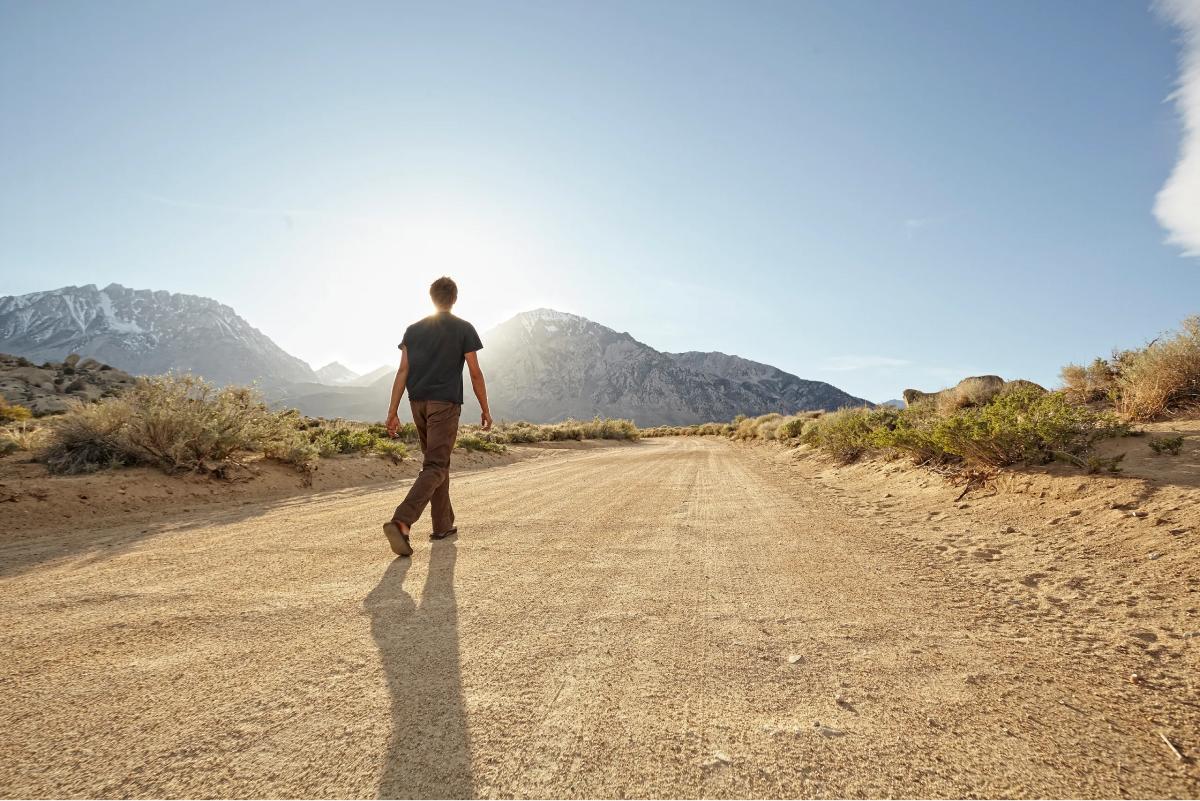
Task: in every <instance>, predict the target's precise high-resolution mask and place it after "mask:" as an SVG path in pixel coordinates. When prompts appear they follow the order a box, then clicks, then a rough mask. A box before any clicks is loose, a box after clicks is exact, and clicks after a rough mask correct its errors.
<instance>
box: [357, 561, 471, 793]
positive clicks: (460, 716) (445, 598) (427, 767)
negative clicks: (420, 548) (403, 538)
mask: <svg viewBox="0 0 1200 801" xmlns="http://www.w3.org/2000/svg"><path fill="white" fill-rule="evenodd" d="M418 553H419V552H418ZM457 556H458V552H457V550H456V549H455V546H454V543H453V542H449V541H445V540H442V541H439V542H435V543H433V547H432V549H431V551H430V554H429V572H428V575H427V576H426V578H425V587H424V589H423V590H422V592H421V601H420V605H419V606H418V605H417V604H416V603H415V602H414V601H413V599H412V596H410V595H409V594H408V592H406V591H405V589H404V577H405V575H406V574H407V572H408V568H409V565H410V564H411V560H410V559H396V560H394V561H393V562H392V563H391V564H390V565H388V568H387V570H386V571H385V572H384V574H383V578H381V579H380V580H379V584H378V585H377V586H376V587H375V589H374V590H372V591H371V593H370V594H369V595H368V596H367V598H366V600H365V601H364V604H363V605H364V607H365V608H366V611H367V613H368V614H369V615H370V616H371V634H372V636H373V637H374V638H375V645H376V647H377V648H379V656H380V659H381V661H382V662H383V669H384V671H385V673H386V675H387V682H388V691H389V693H390V695H391V700H392V735H391V738H390V740H389V742H388V748H387V753H386V754H385V755H384V764H383V770H382V773H381V775H380V779H379V797H380V798H469V797H471V796H472V795H473V794H474V786H473V781H472V775H471V748H470V740H469V738H468V734H467V714H466V704H465V702H464V700H463V691H462V674H461V671H460V668H459V654H458V605H457V603H456V601H455V598H454V562H455V560H456V558H457Z"/></svg>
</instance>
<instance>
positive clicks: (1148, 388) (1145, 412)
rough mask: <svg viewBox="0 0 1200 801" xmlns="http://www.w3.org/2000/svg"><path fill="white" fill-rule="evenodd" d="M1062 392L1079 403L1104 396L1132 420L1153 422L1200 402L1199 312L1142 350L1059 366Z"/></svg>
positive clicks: (1103, 398)
mask: <svg viewBox="0 0 1200 801" xmlns="http://www.w3.org/2000/svg"><path fill="white" fill-rule="evenodd" d="M1062 381H1063V392H1065V393H1066V394H1067V396H1068V397H1069V398H1070V399H1071V400H1072V401H1075V402H1077V403H1092V402H1097V401H1102V400H1108V401H1111V402H1112V403H1113V406H1114V408H1115V409H1116V410H1117V411H1118V412H1119V413H1121V414H1123V415H1125V416H1126V417H1128V418H1129V419H1131V420H1153V419H1154V418H1156V417H1161V416H1162V415H1164V414H1167V413H1168V412H1172V411H1177V410H1180V409H1185V408H1189V407H1194V406H1196V405H1197V404H1198V403H1200V316H1193V317H1189V318H1187V319H1186V320H1184V321H1183V324H1182V325H1181V326H1180V330H1178V331H1176V332H1173V333H1170V334H1167V335H1165V336H1163V337H1160V338H1158V339H1156V340H1154V341H1153V342H1151V343H1150V344H1149V345H1146V346H1145V347H1144V348H1137V349H1134V350H1126V351H1120V352H1117V353H1114V354H1113V356H1112V358H1111V359H1096V360H1094V361H1093V362H1092V363H1091V364H1090V365H1088V366H1087V367H1082V366H1080V365H1077V364H1068V365H1067V366H1066V367H1064V368H1063V369H1062Z"/></svg>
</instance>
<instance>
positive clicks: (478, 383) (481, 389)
mask: <svg viewBox="0 0 1200 801" xmlns="http://www.w3.org/2000/svg"><path fill="white" fill-rule="evenodd" d="M463 356H465V357H466V359H467V371H468V372H470V374H471V388H472V389H473V390H475V398H476V399H477V400H478V401H479V409H480V412H481V414H480V419H479V425H480V427H481V428H483V430H484V431H487V430H488V429H489V428H491V427H492V410H491V409H489V408H488V399H487V384H486V383H485V382H484V380H483V370H481V369H480V367H479V354H478V353H476V352H475V351H471V352H470V353H464V354H463Z"/></svg>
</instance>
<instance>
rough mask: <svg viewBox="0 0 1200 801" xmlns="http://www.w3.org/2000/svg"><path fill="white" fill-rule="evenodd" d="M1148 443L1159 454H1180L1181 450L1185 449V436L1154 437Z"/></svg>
mask: <svg viewBox="0 0 1200 801" xmlns="http://www.w3.org/2000/svg"><path fill="white" fill-rule="evenodd" d="M1146 444H1147V445H1149V446H1150V450H1152V451H1154V452H1155V453H1157V454H1158V455H1159V456H1163V455H1165V454H1170V455H1171V456H1178V455H1179V452H1180V451H1181V450H1183V437H1154V438H1153V439H1151V440H1150V441H1149V442H1147V443H1146Z"/></svg>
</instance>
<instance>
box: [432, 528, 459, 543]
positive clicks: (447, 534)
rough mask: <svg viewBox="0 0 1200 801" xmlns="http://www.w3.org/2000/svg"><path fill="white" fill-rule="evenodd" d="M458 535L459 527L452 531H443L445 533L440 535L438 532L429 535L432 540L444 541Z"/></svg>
mask: <svg viewBox="0 0 1200 801" xmlns="http://www.w3.org/2000/svg"><path fill="white" fill-rule="evenodd" d="M457 533H458V526H455V527H454V528H452V529H450V530H449V531H443V532H442V533H440V534H439V533H438V532H436V531H435V532H433V533H432V534H430V535H429V539H431V540H444V539H446V537H453V536H454V535H455V534H457Z"/></svg>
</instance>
